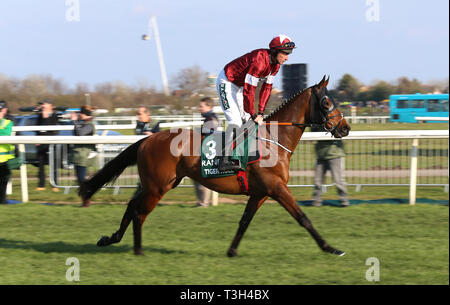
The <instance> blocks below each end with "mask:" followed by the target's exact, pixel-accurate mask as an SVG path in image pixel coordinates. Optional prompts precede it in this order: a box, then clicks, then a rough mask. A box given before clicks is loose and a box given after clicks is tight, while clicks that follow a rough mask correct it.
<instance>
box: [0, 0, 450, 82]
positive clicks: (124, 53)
mask: <svg viewBox="0 0 450 305" xmlns="http://www.w3.org/2000/svg"><path fill="white" fill-rule="evenodd" d="M151 15H155V16H156V19H157V23H158V28H159V34H160V40H161V46H162V51H163V56H164V63H165V67H166V71H167V77H168V79H169V81H170V80H171V79H172V78H173V77H174V76H175V75H176V74H177V73H178V72H180V70H181V69H185V68H188V67H192V66H194V65H198V66H199V67H200V68H201V69H202V70H204V71H207V72H208V73H211V74H218V73H219V72H220V70H221V69H222V68H223V67H224V66H225V65H226V64H227V63H228V62H229V61H231V60H233V59H235V58H237V57H239V56H241V55H243V54H245V53H247V52H249V51H251V50H254V49H258V48H267V47H268V44H269V41H270V40H271V39H272V38H273V37H274V36H276V35H278V34H286V35H288V36H289V37H291V39H292V40H293V41H294V42H295V43H296V45H297V48H296V49H295V50H294V52H293V53H292V54H291V55H290V56H289V61H288V62H287V64H295V63H307V64H308V85H313V84H315V83H318V82H319V81H320V79H321V78H322V76H323V75H330V85H329V88H333V87H334V86H336V84H337V81H338V80H339V78H341V77H342V75H343V74H345V73H350V74H352V75H353V76H355V77H356V78H357V79H358V80H360V81H361V82H362V83H364V84H371V83H373V82H374V81H376V80H386V81H395V80H396V79H397V78H398V77H401V76H407V77H409V78H417V79H419V80H420V81H423V82H428V81H433V80H443V79H448V75H449V1H448V0H430V1H423V0H420V1H418V0H395V1H392V0H390V1H388V0H341V1H335V0H321V1H305V0H284V1H266V0H257V1H254V0H246V1H237V0H227V1H214V0H189V1H188V0H170V1H167V0H164V1H159V0H158V1H157V0H127V1H125V0H121V1H119V0H41V1H36V0H1V1H0V74H4V75H6V76H8V77H15V78H20V79H22V78H25V77H27V76H28V75H32V74H45V75H51V76H52V77H54V78H58V79H61V80H62V81H64V83H65V84H67V85H68V86H69V87H74V86H75V84H77V83H87V84H89V86H90V88H94V85H95V84H99V83H103V82H115V81H121V82H123V83H125V84H127V85H133V86H134V85H145V86H153V87H155V88H156V89H158V90H162V81H161V72H160V66H159V61H158V53H157V49H156V44H155V40H154V38H153V36H152V38H151V39H150V40H148V41H145V40H142V39H141V36H142V34H145V33H146V32H147V28H148V22H149V18H150V16H151ZM281 78H282V77H281V73H279V75H278V76H277V77H276V78H275V83H274V86H275V87H278V88H281Z"/></svg>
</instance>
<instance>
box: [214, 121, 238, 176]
mask: <svg viewBox="0 0 450 305" xmlns="http://www.w3.org/2000/svg"><path fill="white" fill-rule="evenodd" d="M238 128H239V127H238V126H237V125H234V124H229V125H228V126H227V129H226V131H225V147H224V150H223V151H224V152H225V153H224V154H223V155H224V157H223V158H222V159H220V162H219V171H221V172H223V171H239V170H242V169H241V167H240V166H239V164H236V163H235V162H234V161H233V160H231V156H232V155H233V142H234V140H235V138H236V133H237V129H238Z"/></svg>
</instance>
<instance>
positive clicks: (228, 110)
mask: <svg viewBox="0 0 450 305" xmlns="http://www.w3.org/2000/svg"><path fill="white" fill-rule="evenodd" d="M216 86H217V94H218V95H219V101H220V107H222V110H223V113H224V115H225V118H226V119H227V121H228V124H234V125H237V126H239V127H241V126H242V124H243V122H246V121H248V120H249V119H250V117H251V116H250V114H249V113H247V112H245V111H244V94H243V92H244V87H238V86H236V85H235V84H233V83H232V82H230V81H229V80H228V78H227V77H226V75H225V71H224V70H222V71H221V72H220V73H219V76H218V77H217V84H216Z"/></svg>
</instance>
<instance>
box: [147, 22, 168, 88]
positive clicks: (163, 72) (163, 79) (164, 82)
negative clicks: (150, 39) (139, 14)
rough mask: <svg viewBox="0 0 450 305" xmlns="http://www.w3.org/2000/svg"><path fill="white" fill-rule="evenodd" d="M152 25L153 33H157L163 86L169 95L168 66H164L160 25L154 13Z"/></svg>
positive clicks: (156, 38)
mask: <svg viewBox="0 0 450 305" xmlns="http://www.w3.org/2000/svg"><path fill="white" fill-rule="evenodd" d="M151 21H152V26H153V33H154V34H155V43H156V49H157V51H158V59H159V66H160V67H161V78H162V82H163V88H164V94H165V95H166V96H169V95H170V93H169V85H168V82H167V74H166V67H165V66H164V58H163V53H162V48H161V41H160V40H159V31H158V25H157V24H156V17H155V16H154V15H153V16H152V17H151Z"/></svg>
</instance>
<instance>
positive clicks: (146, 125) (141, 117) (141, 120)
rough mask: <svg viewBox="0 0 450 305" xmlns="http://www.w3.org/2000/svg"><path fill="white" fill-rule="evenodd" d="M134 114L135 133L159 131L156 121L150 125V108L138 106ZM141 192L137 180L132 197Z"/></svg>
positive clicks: (147, 133) (143, 133) (149, 133)
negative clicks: (135, 118)
mask: <svg viewBox="0 0 450 305" xmlns="http://www.w3.org/2000/svg"><path fill="white" fill-rule="evenodd" d="M136 116H137V118H138V122H137V124H136V128H135V133H136V134H137V135H149V136H150V135H152V134H154V133H156V132H159V123H156V124H155V126H153V128H152V127H151V125H150V122H151V121H152V118H151V117H150V109H148V108H147V107H145V106H142V105H141V106H139V107H138V109H137V113H136ZM141 192H142V185H141V182H140V181H139V182H138V185H137V189H136V191H135V192H134V195H133V198H136V197H137V196H139V194H140V193H141Z"/></svg>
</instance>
